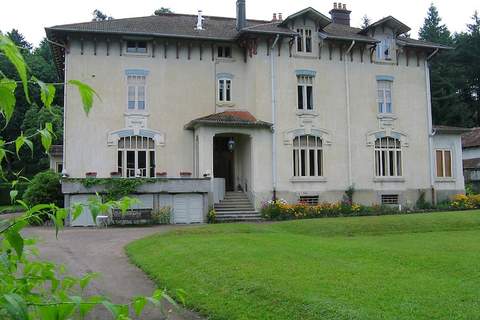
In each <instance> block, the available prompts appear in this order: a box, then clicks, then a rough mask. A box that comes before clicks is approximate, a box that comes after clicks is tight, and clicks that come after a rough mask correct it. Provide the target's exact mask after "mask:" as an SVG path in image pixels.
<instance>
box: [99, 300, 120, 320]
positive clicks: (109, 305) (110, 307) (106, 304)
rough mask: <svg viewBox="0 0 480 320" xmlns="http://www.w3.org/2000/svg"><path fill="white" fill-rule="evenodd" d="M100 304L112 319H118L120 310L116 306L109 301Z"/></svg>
mask: <svg viewBox="0 0 480 320" xmlns="http://www.w3.org/2000/svg"><path fill="white" fill-rule="evenodd" d="M102 304H103V306H104V307H105V308H106V309H107V310H108V311H110V313H111V314H112V315H113V318H114V319H117V318H118V315H119V314H120V310H119V308H118V306H117V305H115V304H113V303H111V302H110V301H102Z"/></svg>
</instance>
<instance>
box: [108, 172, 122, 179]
mask: <svg viewBox="0 0 480 320" xmlns="http://www.w3.org/2000/svg"><path fill="white" fill-rule="evenodd" d="M110 177H111V178H121V177H122V174H121V173H120V172H110Z"/></svg>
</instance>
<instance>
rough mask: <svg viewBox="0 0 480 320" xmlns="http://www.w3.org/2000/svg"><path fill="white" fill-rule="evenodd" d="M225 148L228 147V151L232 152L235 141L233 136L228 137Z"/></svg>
mask: <svg viewBox="0 0 480 320" xmlns="http://www.w3.org/2000/svg"><path fill="white" fill-rule="evenodd" d="M227 148H228V151H230V152H232V151H233V150H234V149H235V141H234V140H233V138H230V139H228V142H227Z"/></svg>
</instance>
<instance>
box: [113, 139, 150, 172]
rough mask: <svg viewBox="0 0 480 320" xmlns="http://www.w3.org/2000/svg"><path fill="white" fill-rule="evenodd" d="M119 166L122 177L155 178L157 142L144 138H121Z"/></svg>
mask: <svg viewBox="0 0 480 320" xmlns="http://www.w3.org/2000/svg"><path fill="white" fill-rule="evenodd" d="M117 164H118V172H119V173H120V174H121V175H122V177H126V178H133V177H152V178H153V177H155V142H154V141H153V139H152V138H148V137H142V136H129V137H124V138H121V139H120V140H119V141H118V153H117Z"/></svg>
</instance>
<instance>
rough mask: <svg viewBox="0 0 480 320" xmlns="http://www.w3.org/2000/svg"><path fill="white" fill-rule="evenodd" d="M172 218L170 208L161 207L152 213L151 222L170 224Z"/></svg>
mask: <svg viewBox="0 0 480 320" xmlns="http://www.w3.org/2000/svg"><path fill="white" fill-rule="evenodd" d="M171 217H172V208H170V207H163V208H160V209H159V210H156V211H153V212H152V220H153V222H154V223H156V224H170V222H171V221H170V219H171Z"/></svg>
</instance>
